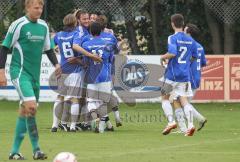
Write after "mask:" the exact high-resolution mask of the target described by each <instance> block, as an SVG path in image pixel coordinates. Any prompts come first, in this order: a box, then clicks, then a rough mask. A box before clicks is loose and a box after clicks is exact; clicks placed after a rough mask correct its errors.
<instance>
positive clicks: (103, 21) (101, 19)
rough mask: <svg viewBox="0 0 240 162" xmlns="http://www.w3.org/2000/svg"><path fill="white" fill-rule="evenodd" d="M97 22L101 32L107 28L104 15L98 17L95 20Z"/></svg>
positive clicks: (106, 20)
mask: <svg viewBox="0 0 240 162" xmlns="http://www.w3.org/2000/svg"><path fill="white" fill-rule="evenodd" d="M97 22H98V23H99V24H100V25H101V27H102V30H104V28H106V27H107V23H108V19H107V17H106V16H105V15H99V16H98V18H97Z"/></svg>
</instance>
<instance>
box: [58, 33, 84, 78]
mask: <svg viewBox="0 0 240 162" xmlns="http://www.w3.org/2000/svg"><path fill="white" fill-rule="evenodd" d="M76 35H78V32H77V31H76V30H73V31H61V32H58V33H57V34H56V35H55V37H54V43H55V44H56V45H57V46H58V47H59V51H60V55H61V60H60V64H61V68H62V72H63V73H64V74H71V73H78V72H80V71H81V66H80V65H78V64H70V63H68V59H69V58H71V57H78V56H79V54H78V53H77V52H75V51H74V50H73V49H72V45H73V40H74V37H75V36H76Z"/></svg>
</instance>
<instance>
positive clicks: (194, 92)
mask: <svg viewBox="0 0 240 162" xmlns="http://www.w3.org/2000/svg"><path fill="white" fill-rule="evenodd" d="M192 93H193V95H192V96H190V97H188V102H191V101H192V99H193V97H194V96H195V94H196V93H197V89H192Z"/></svg>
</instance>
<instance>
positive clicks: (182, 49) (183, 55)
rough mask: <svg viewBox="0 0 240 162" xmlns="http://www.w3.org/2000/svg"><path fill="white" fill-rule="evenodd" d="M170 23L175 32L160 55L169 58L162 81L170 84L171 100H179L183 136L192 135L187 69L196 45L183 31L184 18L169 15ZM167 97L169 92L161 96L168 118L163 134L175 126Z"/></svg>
mask: <svg viewBox="0 0 240 162" xmlns="http://www.w3.org/2000/svg"><path fill="white" fill-rule="evenodd" d="M171 25H172V28H173V29H174V31H175V34H173V35H171V36H169V37H168V53H166V54H165V55H163V56H161V61H165V60H166V59H169V62H168V65H167V69H166V73H165V75H164V78H162V81H163V82H165V83H167V84H170V85H172V87H173V90H172V92H171V94H172V95H173V96H174V101H173V102H175V101H176V100H179V102H180V103H181V105H182V106H183V108H184V113H185V116H186V118H187V122H188V128H187V132H186V134H185V136H192V135H193V133H194V131H195V127H194V125H193V116H192V105H191V104H190V103H189V102H188V100H187V97H190V96H192V90H191V83H190V73H189V71H190V63H191V58H196V57H197V46H196V43H195V41H194V40H193V39H192V38H191V37H190V36H188V35H186V34H185V33H184V32H183V27H184V18H183V16H182V15H181V14H174V15H172V16H171ZM163 88H164V87H163ZM169 97H170V94H165V95H163V96H162V108H163V111H164V113H165V115H166V117H167V119H168V125H167V126H166V128H165V129H164V130H163V132H162V133H163V134H164V135H167V134H169V133H170V131H171V130H172V129H174V128H176V127H177V124H176V122H175V120H174V118H173V110H172V106H171V104H170V101H169ZM173 105H174V108H175V109H179V110H180V111H181V107H179V106H176V105H175V104H173ZM181 114H182V115H183V116H182V117H181V118H182V119H183V120H184V114H183V113H181Z"/></svg>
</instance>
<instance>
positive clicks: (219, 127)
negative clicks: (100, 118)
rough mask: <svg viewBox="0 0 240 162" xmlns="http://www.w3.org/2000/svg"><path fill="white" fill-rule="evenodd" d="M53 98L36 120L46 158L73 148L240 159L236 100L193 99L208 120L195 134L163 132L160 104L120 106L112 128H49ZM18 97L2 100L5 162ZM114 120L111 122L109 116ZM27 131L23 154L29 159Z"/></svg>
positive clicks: (85, 156)
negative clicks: (100, 131) (103, 130)
mask: <svg viewBox="0 0 240 162" xmlns="http://www.w3.org/2000/svg"><path fill="white" fill-rule="evenodd" d="M52 105H53V104H52V103H41V104H40V107H39V109H38V114H37V122H38V130H39V134H40V146H41V149H42V150H43V151H44V152H46V153H47V154H48V159H47V160H45V161H46V162H51V161H52V160H53V158H54V156H55V155H56V154H57V153H59V152H62V151H68V152H72V153H74V154H75V155H76V156H77V159H78V162H95V161H98V162H106V161H108V162H161V161H162V162H176V161H177V162H203V161H204V162H216V161H217V162H237V161H240V126H239V117H240V104H239V103H238V104H223V103H219V104H214V103H209V104H195V106H196V107H197V108H198V110H199V111H200V112H201V113H202V114H204V115H205V116H206V117H207V119H208V123H207V125H206V127H205V128H203V129H202V130H201V131H200V132H196V133H195V135H194V136H193V137H184V136H183V135H182V134H170V135H167V136H163V135H162V134H161V131H162V129H163V128H164V126H165V125H166V119H165V118H164V117H163V113H162V110H160V104H137V106H135V107H128V106H126V105H121V109H120V111H121V116H122V118H123V126H122V127H120V128H115V132H106V133H104V134H95V133H93V132H77V133H67V132H61V131H58V132H57V133H51V132H50V127H51V124H52ZM17 107H18V102H8V101H0V114H1V118H0V120H1V121H0V125H1V126H0V144H1V145H0V146H1V147H0V161H1V162H3V161H8V155H9V151H10V149H11V145H12V141H13V135H14V129H15V122H16V117H17ZM111 119H112V123H113V124H114V125H115V123H114V120H113V117H112V116H111ZM31 150H32V149H31V144H30V141H29V138H28V135H26V137H25V140H24V142H23V144H22V147H21V153H22V154H23V155H24V156H25V158H27V160H25V161H26V162H30V161H33V160H32V151H31Z"/></svg>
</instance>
